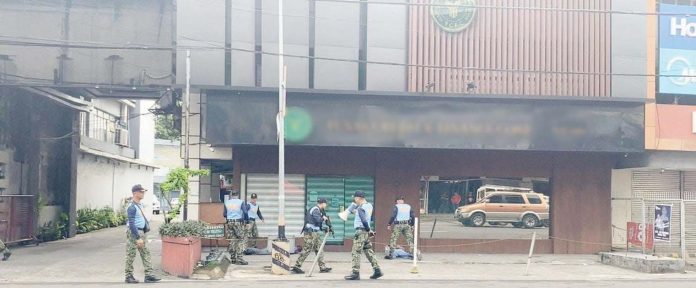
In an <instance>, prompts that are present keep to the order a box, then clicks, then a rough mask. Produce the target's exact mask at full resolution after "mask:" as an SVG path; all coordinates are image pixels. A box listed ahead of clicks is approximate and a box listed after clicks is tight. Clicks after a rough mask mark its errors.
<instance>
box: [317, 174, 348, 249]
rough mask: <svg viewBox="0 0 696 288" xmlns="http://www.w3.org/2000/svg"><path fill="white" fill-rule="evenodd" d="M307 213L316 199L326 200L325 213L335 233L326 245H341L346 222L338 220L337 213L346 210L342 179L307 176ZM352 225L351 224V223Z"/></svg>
mask: <svg viewBox="0 0 696 288" xmlns="http://www.w3.org/2000/svg"><path fill="white" fill-rule="evenodd" d="M307 195H308V196H307V211H309V209H311V208H312V207H314V206H315V205H317V199H318V198H319V197H324V198H326V199H327V202H328V204H329V205H328V208H327V211H326V213H327V214H328V215H329V217H331V223H332V224H333V229H334V232H335V238H329V239H328V240H327V243H330V244H343V238H345V235H346V234H345V228H344V227H345V226H346V222H344V221H343V220H341V218H338V212H340V211H343V210H345V209H346V208H348V206H347V204H346V203H344V198H345V187H344V183H343V177H312V176H307ZM351 225H352V222H351Z"/></svg>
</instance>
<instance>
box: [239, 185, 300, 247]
mask: <svg viewBox="0 0 696 288" xmlns="http://www.w3.org/2000/svg"><path fill="white" fill-rule="evenodd" d="M252 193H256V195H258V200H257V202H258V204H259V209H260V210H261V213H262V214H263V218H264V219H265V220H266V224H262V223H258V228H259V236H260V237H269V239H275V238H276V237H277V236H278V174H247V175H246V197H247V200H249V197H250V196H251V194H252ZM304 208H305V176H304V175H285V236H286V237H288V238H291V237H297V236H299V235H300V229H302V225H303V224H304Z"/></svg>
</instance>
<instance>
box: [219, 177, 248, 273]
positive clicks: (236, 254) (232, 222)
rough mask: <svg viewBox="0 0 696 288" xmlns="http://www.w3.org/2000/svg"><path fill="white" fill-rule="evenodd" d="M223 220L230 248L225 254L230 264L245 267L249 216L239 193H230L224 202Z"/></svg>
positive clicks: (234, 191) (233, 191)
mask: <svg viewBox="0 0 696 288" xmlns="http://www.w3.org/2000/svg"><path fill="white" fill-rule="evenodd" d="M224 211H225V219H226V220H227V225H226V226H227V227H226V228H227V229H226V230H227V239H229V241H230V246H229V247H228V248H227V252H229V253H230V261H231V262H232V264H237V265H247V264H249V263H247V262H246V261H244V259H243V257H244V250H246V247H245V246H246V242H247V232H246V229H247V225H248V224H247V223H248V220H249V218H248V217H249V215H248V211H247V205H246V204H245V203H244V201H242V199H239V191H237V190H232V191H230V196H229V198H227V199H226V200H225V210H224Z"/></svg>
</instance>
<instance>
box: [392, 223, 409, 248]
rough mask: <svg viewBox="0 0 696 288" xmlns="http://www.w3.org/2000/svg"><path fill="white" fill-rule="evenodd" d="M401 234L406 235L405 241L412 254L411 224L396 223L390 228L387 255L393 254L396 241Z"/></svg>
mask: <svg viewBox="0 0 696 288" xmlns="http://www.w3.org/2000/svg"><path fill="white" fill-rule="evenodd" d="M401 234H403V235H404V236H406V243H408V247H409V251H410V252H411V254H413V231H411V225H408V224H396V225H394V227H393V228H392V233H391V238H390V239H389V255H392V254H394V249H396V241H397V240H399V236H401Z"/></svg>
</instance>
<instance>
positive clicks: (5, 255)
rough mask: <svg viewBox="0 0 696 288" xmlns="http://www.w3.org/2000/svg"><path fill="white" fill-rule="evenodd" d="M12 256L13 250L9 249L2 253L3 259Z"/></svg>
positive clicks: (5, 259)
mask: <svg viewBox="0 0 696 288" xmlns="http://www.w3.org/2000/svg"><path fill="white" fill-rule="evenodd" d="M10 256H12V252H10V251H7V252H5V253H4V254H3V255H2V261H7V259H10Z"/></svg>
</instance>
